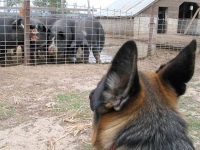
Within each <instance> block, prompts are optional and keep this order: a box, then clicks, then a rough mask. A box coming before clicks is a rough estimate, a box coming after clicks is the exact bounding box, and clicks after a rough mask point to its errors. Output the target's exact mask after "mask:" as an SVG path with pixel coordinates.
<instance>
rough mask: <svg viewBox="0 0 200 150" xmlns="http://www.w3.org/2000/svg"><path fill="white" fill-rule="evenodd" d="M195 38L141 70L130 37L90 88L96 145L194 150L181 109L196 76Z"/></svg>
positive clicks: (104, 149) (101, 149) (119, 149)
mask: <svg viewBox="0 0 200 150" xmlns="http://www.w3.org/2000/svg"><path fill="white" fill-rule="evenodd" d="M196 47H197V43H196V40H193V41H192V42H191V43H190V44H189V45H187V46H186V47H185V48H184V49H183V50H182V51H181V52H180V53H179V54H178V55H177V56H176V57H175V58H174V59H172V60H171V61H169V62H168V63H166V64H164V65H161V66H160V68H159V69H158V70H157V71H155V72H153V71H138V69H137V60H138V56H137V46H136V44H135V42H134V41H127V42H126V43H125V44H124V45H123V46H122V47H121V48H120V49H119V51H118V52H117V54H116V55H115V57H114V59H113V61H112V64H111V67H110V69H109V70H108V72H107V74H106V75H105V76H104V77H103V78H102V79H101V81H100V82H99V83H98V85H97V87H96V89H94V90H93V91H92V92H91V93H90V96H89V98H90V107H91V109H92V111H93V112H94V116H93V117H94V118H93V133H92V145H93V146H94V148H95V149H96V150H194V149H195V148H194V146H193V144H192V141H191V140H190V139H189V137H188V136H187V125H186V122H185V121H184V119H183V118H182V117H181V115H180V114H179V112H178V111H177V103H178V98H179V96H181V95H183V94H184V93H185V91H186V83H187V82H189V80H190V79H191V78H192V76H193V73H194V66H195V51H196Z"/></svg>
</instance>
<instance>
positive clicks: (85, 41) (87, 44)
mask: <svg viewBox="0 0 200 150" xmlns="http://www.w3.org/2000/svg"><path fill="white" fill-rule="evenodd" d="M81 45H85V46H89V43H88V41H87V40H86V39H85V38H84V39H83V41H82V42H81Z"/></svg>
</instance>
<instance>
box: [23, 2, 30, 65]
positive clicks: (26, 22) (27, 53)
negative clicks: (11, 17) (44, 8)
mask: <svg viewBox="0 0 200 150" xmlns="http://www.w3.org/2000/svg"><path fill="white" fill-rule="evenodd" d="M29 34H30V0H24V64H25V65H27V64H29V61H30V38H29Z"/></svg>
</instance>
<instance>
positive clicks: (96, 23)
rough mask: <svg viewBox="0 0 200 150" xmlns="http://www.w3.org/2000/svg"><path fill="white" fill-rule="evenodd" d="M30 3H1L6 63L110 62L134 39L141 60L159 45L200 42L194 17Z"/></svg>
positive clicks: (0, 38)
mask: <svg viewBox="0 0 200 150" xmlns="http://www.w3.org/2000/svg"><path fill="white" fill-rule="evenodd" d="M25 2H26V3H25ZM25 2H21V3H20V2H19V3H17V4H15V5H14V6H13V5H9V3H8V1H2V0H1V1H0V63H1V65H2V66H9V65H18V64H25V65H37V64H66V63H109V62H111V61H112V58H113V56H114V55H115V53H116V52H117V50H118V49H119V47H120V46H121V45H122V44H123V43H124V42H125V41H127V40H130V39H133V40H135V41H136V42H137V45H138V54H139V58H145V57H147V56H148V55H153V54H154V53H155V51H156V50H157V49H172V50H179V49H182V48H183V47H184V46H185V45H187V44H188V43H189V42H190V40H192V39H197V41H199V42H198V43H200V37H199V35H200V19H198V18H197V19H195V20H194V21H193V22H192V23H191V19H171V18H166V19H159V18H158V16H157V15H156V14H149V15H144V14H138V15H132V14H130V13H129V14H128V13H126V12H121V11H116V10H108V9H103V8H93V7H91V8H88V7H87V6H86V5H84V6H79V5H78V4H73V5H70V4H67V3H63V4H61V3H60V2H56V3H52V4H51V5H50V4H49V3H48V2H47V1H30V3H29V4H28V5H27V1H25ZM29 5H30V9H29V8H27V7H28V6H29ZM186 30H187V32H186ZM198 48H199V46H198Z"/></svg>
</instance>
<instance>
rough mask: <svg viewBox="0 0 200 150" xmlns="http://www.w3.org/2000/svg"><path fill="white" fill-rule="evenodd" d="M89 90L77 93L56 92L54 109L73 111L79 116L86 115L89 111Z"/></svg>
mask: <svg viewBox="0 0 200 150" xmlns="http://www.w3.org/2000/svg"><path fill="white" fill-rule="evenodd" d="M88 95H89V91H85V92H82V93H79V94H75V93H73V94H69V95H66V94H58V95H57V97H56V100H55V103H56V104H55V106H54V110H55V111H68V110H70V111H74V112H76V115H77V116H78V117H80V118H84V117H88V115H89V114H90V113H91V111H90V108H89V99H88Z"/></svg>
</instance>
